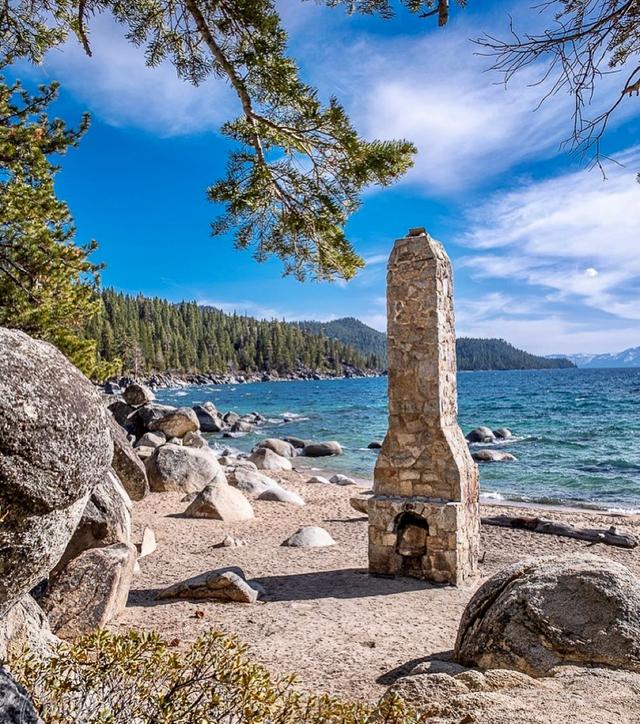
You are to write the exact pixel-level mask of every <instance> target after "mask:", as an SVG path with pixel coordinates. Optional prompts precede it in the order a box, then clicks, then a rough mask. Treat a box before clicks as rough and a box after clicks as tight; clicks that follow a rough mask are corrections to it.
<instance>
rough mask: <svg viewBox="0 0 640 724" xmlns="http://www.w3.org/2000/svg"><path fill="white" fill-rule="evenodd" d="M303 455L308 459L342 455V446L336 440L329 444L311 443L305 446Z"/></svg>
mask: <svg viewBox="0 0 640 724" xmlns="http://www.w3.org/2000/svg"><path fill="white" fill-rule="evenodd" d="M302 454H303V455H304V456H305V457H308V458H319V457H325V456H327V455H342V446H341V445H340V443H339V442H336V441H335V440H331V441H329V442H311V443H309V444H308V445H305V446H304V448H303V451H302Z"/></svg>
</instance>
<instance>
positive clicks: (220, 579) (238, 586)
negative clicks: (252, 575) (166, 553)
mask: <svg viewBox="0 0 640 724" xmlns="http://www.w3.org/2000/svg"><path fill="white" fill-rule="evenodd" d="M260 593H261V591H260V590H258V588H254V587H253V586H251V585H250V584H249V583H248V582H247V580H246V578H245V575H244V573H243V571H242V569H240V568H236V567H231V568H221V569H219V570H215V571H209V572H207V573H201V574H200V575H199V576H194V577H193V578H188V579H187V580H185V581H180V583H175V584H174V585H173V586H169V587H168V588H165V589H164V590H163V591H160V593H159V594H158V596H157V598H158V599H160V600H163V599H170V598H187V599H214V600H218V601H234V602H236V603H255V602H256V601H257V600H258V596H259V595H260Z"/></svg>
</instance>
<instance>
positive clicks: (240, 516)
mask: <svg viewBox="0 0 640 724" xmlns="http://www.w3.org/2000/svg"><path fill="white" fill-rule="evenodd" d="M184 514H185V516H186V517H187V518H212V519H214V520H224V521H225V522H227V523H235V522H238V521H241V520H251V518H253V508H252V507H251V503H250V502H249V501H248V500H247V499H246V498H245V497H244V495H243V494H242V493H241V492H240V491H239V490H236V489H235V488H232V487H231V486H230V485H228V484H227V483H214V484H213V485H207V487H206V488H204V490H201V491H200V492H199V493H198V494H197V495H196V497H195V498H194V499H193V500H192V501H191V503H190V504H189V507H188V508H187V509H186V510H185V511H184Z"/></svg>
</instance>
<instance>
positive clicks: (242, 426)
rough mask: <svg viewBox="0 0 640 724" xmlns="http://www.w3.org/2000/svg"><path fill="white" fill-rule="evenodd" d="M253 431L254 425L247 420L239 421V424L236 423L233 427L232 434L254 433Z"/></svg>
mask: <svg viewBox="0 0 640 724" xmlns="http://www.w3.org/2000/svg"><path fill="white" fill-rule="evenodd" d="M252 431H253V424H252V423H250V422H248V421H247V420H238V422H235V423H234V424H233V427H232V428H231V432H252Z"/></svg>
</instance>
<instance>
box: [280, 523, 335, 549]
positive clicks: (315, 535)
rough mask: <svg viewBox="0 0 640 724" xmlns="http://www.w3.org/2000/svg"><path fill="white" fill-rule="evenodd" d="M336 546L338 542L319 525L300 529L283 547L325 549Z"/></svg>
mask: <svg viewBox="0 0 640 724" xmlns="http://www.w3.org/2000/svg"><path fill="white" fill-rule="evenodd" d="M335 544H336V542H335V541H334V540H333V538H332V537H331V535H330V534H329V533H328V532H327V531H326V530H325V529H324V528H321V527H320V526H318V525H306V526H304V527H303V528H299V529H298V530H297V531H296V532H295V533H294V534H293V535H292V536H290V537H289V538H287V540H285V541H284V542H283V543H282V545H283V546H291V547H292V548H324V547H325V546H334V545H335Z"/></svg>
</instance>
